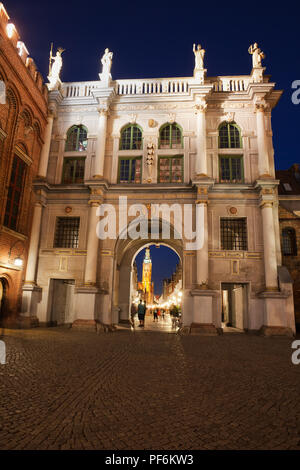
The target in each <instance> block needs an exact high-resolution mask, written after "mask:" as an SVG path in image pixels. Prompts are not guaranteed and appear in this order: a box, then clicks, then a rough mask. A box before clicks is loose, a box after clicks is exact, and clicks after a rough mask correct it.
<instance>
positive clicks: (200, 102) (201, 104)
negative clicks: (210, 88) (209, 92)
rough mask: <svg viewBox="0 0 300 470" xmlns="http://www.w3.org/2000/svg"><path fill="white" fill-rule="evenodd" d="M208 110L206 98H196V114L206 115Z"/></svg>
mask: <svg viewBox="0 0 300 470" xmlns="http://www.w3.org/2000/svg"><path fill="white" fill-rule="evenodd" d="M206 109H207V103H206V100H205V99H204V98H198V99H197V98H196V104H195V106H194V110H195V114H202V113H205V112H206Z"/></svg>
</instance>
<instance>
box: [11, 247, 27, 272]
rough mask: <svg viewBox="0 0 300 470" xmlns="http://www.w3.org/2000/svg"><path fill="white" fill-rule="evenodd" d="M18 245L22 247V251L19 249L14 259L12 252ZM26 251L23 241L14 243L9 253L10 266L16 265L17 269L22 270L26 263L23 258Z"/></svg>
mask: <svg viewBox="0 0 300 470" xmlns="http://www.w3.org/2000/svg"><path fill="white" fill-rule="evenodd" d="M18 243H20V244H21V245H22V249H19V250H18V251H17V253H16V256H15V257H14V258H13V259H12V251H13V249H14V248H15V246H16V245H17V244H18ZM24 249H25V246H24V242H22V241H21V240H17V241H16V242H14V243H13V244H12V245H11V247H10V249H9V252H8V262H9V263H10V264H14V265H15V266H16V267H17V268H22V266H23V263H24V261H23V258H22V255H23V253H24Z"/></svg>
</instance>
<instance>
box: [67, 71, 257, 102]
mask: <svg viewBox="0 0 300 470" xmlns="http://www.w3.org/2000/svg"><path fill="white" fill-rule="evenodd" d="M249 82H250V76H247V75H244V76H228V77H210V78H207V79H206V83H212V84H213V85H214V91H215V92H244V91H246V90H247V88H248V85H249ZM193 83H194V78H193V77H191V78H159V79H133V80H115V81H113V82H112V85H113V86H114V87H115V90H116V94H117V95H119V96H128V95H163V94H177V95H187V94H189V87H190V85H191V84H193ZM99 88H102V84H101V81H93V82H72V83H64V84H63V95H64V97H65V98H90V97H92V92H93V90H96V89H99Z"/></svg>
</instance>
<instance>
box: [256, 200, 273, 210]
mask: <svg viewBox="0 0 300 470" xmlns="http://www.w3.org/2000/svg"><path fill="white" fill-rule="evenodd" d="M259 207H260V208H261V209H266V208H268V207H271V208H272V207H273V201H261V203H260V204H259Z"/></svg>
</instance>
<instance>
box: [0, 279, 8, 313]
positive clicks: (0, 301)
mask: <svg viewBox="0 0 300 470" xmlns="http://www.w3.org/2000/svg"><path fill="white" fill-rule="evenodd" d="M7 292H8V282H7V280H6V279H5V278H3V277H2V278H0V322H1V321H2V320H3V319H4V318H5V317H6V316H7V314H8V300H7Z"/></svg>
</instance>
